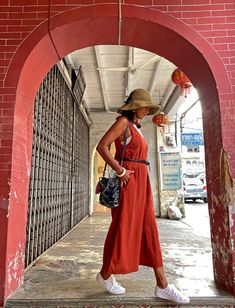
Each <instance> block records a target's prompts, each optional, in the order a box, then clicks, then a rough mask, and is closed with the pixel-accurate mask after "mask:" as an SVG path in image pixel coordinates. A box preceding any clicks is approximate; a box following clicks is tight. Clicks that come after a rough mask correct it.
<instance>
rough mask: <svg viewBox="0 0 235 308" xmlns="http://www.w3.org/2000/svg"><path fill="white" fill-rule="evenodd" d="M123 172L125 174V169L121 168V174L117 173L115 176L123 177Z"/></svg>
mask: <svg viewBox="0 0 235 308" xmlns="http://www.w3.org/2000/svg"><path fill="white" fill-rule="evenodd" d="M125 174H126V169H125V168H123V171H122V173H121V174H117V177H119V178H121V177H123V176H124V175H125Z"/></svg>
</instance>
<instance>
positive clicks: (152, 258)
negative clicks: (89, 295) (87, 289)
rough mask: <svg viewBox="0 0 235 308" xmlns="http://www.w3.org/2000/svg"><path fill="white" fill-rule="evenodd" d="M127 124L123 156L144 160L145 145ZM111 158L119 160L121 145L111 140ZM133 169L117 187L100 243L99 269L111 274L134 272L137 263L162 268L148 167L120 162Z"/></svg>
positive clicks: (143, 140)
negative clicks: (116, 198)
mask: <svg viewBox="0 0 235 308" xmlns="http://www.w3.org/2000/svg"><path fill="white" fill-rule="evenodd" d="M133 125H134V124H132V123H130V130H131V134H132V137H131V141H130V142H129V143H128V144H127V145H126V149H125V154H124V157H127V158H132V159H142V160H146V159H147V155H148V145H147V142H146V141H145V139H144V138H143V137H142V136H141V135H140V134H139V132H138V131H137V130H136V128H135V127H133ZM115 145H116V155H115V158H116V159H117V160H118V161H120V158H121V155H122V148H123V145H122V144H121V142H120V140H119V138H118V139H117V140H116V141H115ZM123 167H124V168H126V169H128V170H133V171H134V173H133V174H131V175H130V180H129V182H128V184H127V185H126V186H125V187H123V188H121V192H120V200H119V206H118V207H116V208H114V209H112V210H111V211H112V222H111V225H110V228H109V231H108V234H107V237H106V240H105V244H104V254H103V268H104V270H105V271H106V272H109V273H112V274H126V273H130V272H136V271H137V270H138V268H139V265H145V266H150V267H154V268H156V267H162V265H163V263H162V253H161V246H160V242H159V236H158V228H157V224H156V218H155V213H154V206H153V197H152V190H151V186H150V180H149V174H148V166H147V165H146V164H144V163H139V162H130V161H124V162H123Z"/></svg>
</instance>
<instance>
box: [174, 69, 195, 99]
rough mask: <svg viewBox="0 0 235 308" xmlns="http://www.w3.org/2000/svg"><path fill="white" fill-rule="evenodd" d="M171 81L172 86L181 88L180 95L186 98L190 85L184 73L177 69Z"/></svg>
mask: <svg viewBox="0 0 235 308" xmlns="http://www.w3.org/2000/svg"><path fill="white" fill-rule="evenodd" d="M171 80H172V81H173V82H174V84H176V85H179V86H180V88H181V91H180V92H181V95H183V94H185V97H187V94H189V93H190V87H191V85H192V83H191V81H190V80H189V79H188V77H187V76H186V75H185V73H184V72H182V71H181V70H180V69H179V68H177V69H176V70H175V71H174V72H173V73H172V75H171Z"/></svg>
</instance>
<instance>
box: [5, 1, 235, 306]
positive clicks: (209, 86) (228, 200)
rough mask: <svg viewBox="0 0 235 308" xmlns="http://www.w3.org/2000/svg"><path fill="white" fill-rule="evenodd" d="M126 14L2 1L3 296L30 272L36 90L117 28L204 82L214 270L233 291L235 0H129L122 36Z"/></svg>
mask: <svg viewBox="0 0 235 308" xmlns="http://www.w3.org/2000/svg"><path fill="white" fill-rule="evenodd" d="M100 3H103V5H102V4H100ZM104 3H106V4H104ZM52 17H53V18H52ZM118 17H119V8H118V1H108V0H106V1H105V0H96V1H95V0H94V1H93V0H87V1H85V0H84V1H82V0H51V1H49V0H28V1H26V0H1V2H0V145H1V147H0V225H1V232H0V247H1V250H0V306H1V302H3V300H4V298H6V297H7V296H8V295H9V294H11V292H12V291H13V290H14V289H15V288H16V287H17V286H18V285H19V283H20V282H21V280H22V278H23V269H24V266H23V264H24V261H23V253H24V243H25V224H26V217H27V194H28V183H29V174H30V166H31V146H32V116H33V114H32V109H33V101H34V96H35V93H36V91H37V89H38V87H39V84H40V82H41V81H42V79H43V77H44V76H45V75H46V73H47V72H48V70H49V69H50V68H51V67H52V66H53V65H54V64H55V63H56V62H57V61H58V60H59V58H60V57H63V56H65V55H66V54H68V53H69V52H71V51H73V50H75V49H78V48H82V47H86V46H91V45H95V44H118V40H119V38H120V42H121V44H122V45H131V46H136V47H139V48H144V49H147V50H150V51H153V52H156V53H158V54H160V55H162V56H164V57H166V58H168V59H169V60H171V61H172V62H174V63H175V64H176V65H178V66H179V67H181V68H182V69H183V70H184V71H185V72H186V73H187V74H188V75H189V77H190V79H191V80H192V81H193V83H194V85H195V86H196V87H197V88H198V91H199V95H200V98H201V100H202V103H203V121H204V128H205V141H206V161H207V176H208V178H207V181H208V186H209V187H208V191H209V193H210V195H209V207H210V219H211V226H212V242H213V260H214V266H215V278H216V281H217V283H218V285H220V286H221V287H223V288H225V289H227V290H230V291H231V292H233V293H234V292H235V291H234V290H235V288H234V281H233V279H234V277H235V273H234V272H233V266H234V265H235V255H234V249H233V247H234V246H232V244H233V245H234V244H235V243H234V240H235V235H234V232H235V227H234V226H233V222H234V220H235V214H234V212H233V208H232V205H233V203H234V197H233V194H232V192H233V187H232V184H231V183H232V181H231V179H233V178H234V175H235V142H234V141H235V137H234V128H235V122H234V116H235V4H234V0H226V1H220V0H168V1H167V0H158V1H155V0H141V1H137V0H126V1H123V4H122V27H121V35H120V37H119V33H118V29H119V19H118ZM223 148H224V149H225V151H226V152H221V150H222V149H223ZM223 153H228V154H229V155H230V158H229V159H227V156H226V155H224V154H223ZM220 166H223V170H225V171H226V172H225V174H222V175H221V172H220V171H221V170H220ZM229 168H230V169H229ZM234 225H235V224H234Z"/></svg>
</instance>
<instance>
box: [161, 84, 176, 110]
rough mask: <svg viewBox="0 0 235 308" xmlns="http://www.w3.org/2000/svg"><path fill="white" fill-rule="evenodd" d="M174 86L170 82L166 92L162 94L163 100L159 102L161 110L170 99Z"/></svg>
mask: <svg viewBox="0 0 235 308" xmlns="http://www.w3.org/2000/svg"><path fill="white" fill-rule="evenodd" d="M175 88H176V85H175V84H174V83H173V82H172V81H171V80H170V82H169V84H168V87H167V89H166V92H165V93H164V96H163V99H162V101H161V107H162V109H163V108H164V107H165V106H166V104H167V102H168V99H169V98H170V96H171V94H172V93H173V91H174V90H175Z"/></svg>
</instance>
